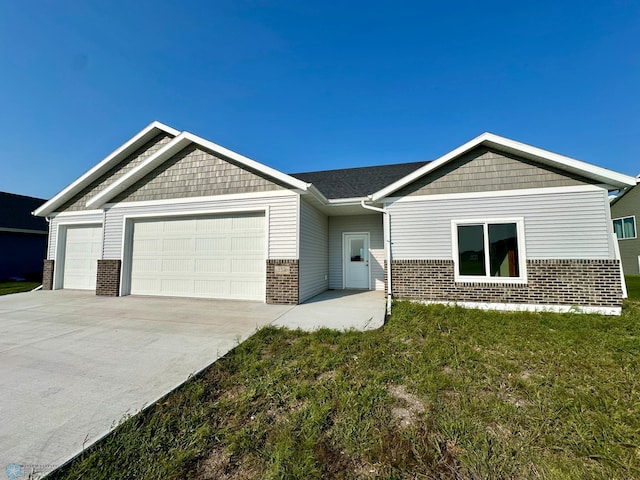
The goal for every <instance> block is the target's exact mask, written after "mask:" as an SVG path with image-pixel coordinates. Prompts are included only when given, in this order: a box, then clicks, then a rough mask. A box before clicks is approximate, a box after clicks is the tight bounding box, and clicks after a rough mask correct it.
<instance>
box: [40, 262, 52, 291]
mask: <svg viewBox="0 0 640 480" xmlns="http://www.w3.org/2000/svg"><path fill="white" fill-rule="evenodd" d="M53 264H54V261H53V260H45V261H44V265H43V267H42V289H43V290H53Z"/></svg>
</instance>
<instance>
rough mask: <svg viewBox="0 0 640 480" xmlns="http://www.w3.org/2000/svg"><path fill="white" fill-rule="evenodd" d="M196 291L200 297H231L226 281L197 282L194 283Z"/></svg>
mask: <svg viewBox="0 0 640 480" xmlns="http://www.w3.org/2000/svg"><path fill="white" fill-rule="evenodd" d="M194 289H195V293H196V295H198V296H203V297H205V296H208V295H212V296H217V297H228V296H229V286H228V281H226V280H196V281H195V282H194Z"/></svg>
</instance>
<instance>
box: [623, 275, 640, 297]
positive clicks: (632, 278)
mask: <svg viewBox="0 0 640 480" xmlns="http://www.w3.org/2000/svg"><path fill="white" fill-rule="evenodd" d="M624 279H625V280H626V281H627V294H628V295H629V300H631V301H634V302H640V275H625V277H624Z"/></svg>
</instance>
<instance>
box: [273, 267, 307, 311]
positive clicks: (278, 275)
mask: <svg viewBox="0 0 640 480" xmlns="http://www.w3.org/2000/svg"><path fill="white" fill-rule="evenodd" d="M298 280H299V276H298V260H277V259H268V260H267V303H272V304H280V305H297V304H298V303H299V300H300V296H299V283H298Z"/></svg>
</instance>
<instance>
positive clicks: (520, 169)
mask: <svg viewBox="0 0 640 480" xmlns="http://www.w3.org/2000/svg"><path fill="white" fill-rule="evenodd" d="M590 183H592V182H590V181H589V180H586V179H583V178H580V177H577V176H569V175H568V174H567V173H566V172H562V173H561V172H559V171H556V170H553V169H551V168H546V167H543V166H540V165H539V164H533V163H532V162H529V161H528V160H525V159H523V158H519V157H516V156H513V155H509V154H506V153H501V152H497V151H493V150H489V149H487V148H476V149H475V150H472V151H471V152H469V153H467V154H465V155H462V156H461V157H460V158H458V159H456V160H454V161H452V162H450V163H449V164H447V165H445V166H443V167H442V168H439V169H437V170H436V171H434V172H432V173H430V174H428V175H425V176H424V177H422V178H420V179H419V180H417V181H415V182H414V183H412V184H410V185H407V186H406V187H404V188H402V189H401V190H399V191H398V192H396V193H395V194H394V195H393V196H394V197H402V196H405V195H434V194H448V193H470V192H488V191H496V190H515V189H521V188H545V187H564V186H571V185H585V184H590Z"/></svg>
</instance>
